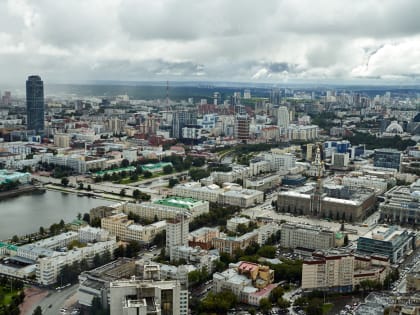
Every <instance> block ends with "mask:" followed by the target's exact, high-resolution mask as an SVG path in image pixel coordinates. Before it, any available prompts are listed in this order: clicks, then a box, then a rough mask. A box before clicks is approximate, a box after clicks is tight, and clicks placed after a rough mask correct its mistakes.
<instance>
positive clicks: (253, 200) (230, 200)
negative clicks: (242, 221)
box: [172, 182, 264, 208]
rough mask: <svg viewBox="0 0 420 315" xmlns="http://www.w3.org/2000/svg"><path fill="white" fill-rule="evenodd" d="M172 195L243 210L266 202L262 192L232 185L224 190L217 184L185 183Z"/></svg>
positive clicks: (226, 186) (228, 184) (227, 185)
mask: <svg viewBox="0 0 420 315" xmlns="http://www.w3.org/2000/svg"><path fill="white" fill-rule="evenodd" d="M172 193H173V194H174V195H176V196H181V197H189V198H194V199H198V200H207V201H209V202H218V203H219V204H226V205H232V206H239V207H242V208H248V207H251V206H253V205H256V204H259V203H262V202H263V200H264V193H263V192H262V191H258V190H252V189H243V188H242V187H241V186H239V185H237V184H232V183H226V184H225V185H224V186H223V188H220V186H218V185H216V184H211V185H208V186H203V187H202V186H201V184H200V183H196V182H190V183H183V184H179V185H176V186H175V187H174V188H173V190H172Z"/></svg>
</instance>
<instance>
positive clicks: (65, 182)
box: [61, 177, 70, 187]
mask: <svg viewBox="0 0 420 315" xmlns="http://www.w3.org/2000/svg"><path fill="white" fill-rule="evenodd" d="M69 182H70V181H69V179H68V178H67V177H63V178H62V179H61V185H63V186H65V187H67V185H68V184H69Z"/></svg>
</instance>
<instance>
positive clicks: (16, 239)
mask: <svg viewBox="0 0 420 315" xmlns="http://www.w3.org/2000/svg"><path fill="white" fill-rule="evenodd" d="M12 242H13V243H17V242H19V236H17V235H13V237H12Z"/></svg>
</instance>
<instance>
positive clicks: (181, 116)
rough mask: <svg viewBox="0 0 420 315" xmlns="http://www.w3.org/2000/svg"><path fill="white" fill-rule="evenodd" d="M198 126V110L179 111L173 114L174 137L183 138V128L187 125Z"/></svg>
mask: <svg viewBox="0 0 420 315" xmlns="http://www.w3.org/2000/svg"><path fill="white" fill-rule="evenodd" d="M195 124H197V111H196V110H178V111H174V112H173V116H172V137H173V138H176V139H181V138H182V128H184V127H185V126H186V125H195Z"/></svg>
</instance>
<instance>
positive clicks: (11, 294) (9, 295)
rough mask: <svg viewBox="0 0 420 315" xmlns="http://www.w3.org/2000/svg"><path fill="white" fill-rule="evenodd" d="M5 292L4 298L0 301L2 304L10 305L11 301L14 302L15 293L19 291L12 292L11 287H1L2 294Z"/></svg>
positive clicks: (0, 293) (0, 292)
mask: <svg viewBox="0 0 420 315" xmlns="http://www.w3.org/2000/svg"><path fill="white" fill-rule="evenodd" d="M3 294H4V297H3V300H2V301H0V305H8V304H10V302H12V298H13V297H14V296H15V295H18V294H19V291H12V292H10V289H7V288H4V287H0V296H1V295H3Z"/></svg>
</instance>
